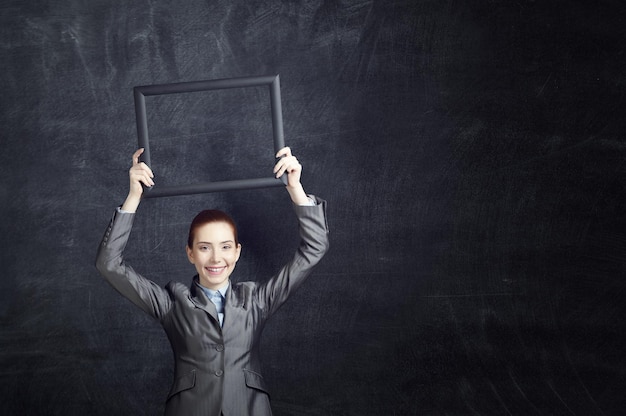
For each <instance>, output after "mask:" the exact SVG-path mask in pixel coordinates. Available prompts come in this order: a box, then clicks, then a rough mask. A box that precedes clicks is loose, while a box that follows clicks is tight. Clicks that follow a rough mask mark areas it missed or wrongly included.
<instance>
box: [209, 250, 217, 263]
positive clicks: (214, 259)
mask: <svg viewBox="0 0 626 416" xmlns="http://www.w3.org/2000/svg"><path fill="white" fill-rule="evenodd" d="M209 262H210V263H211V264H217V263H219V262H220V260H219V259H218V258H217V255H216V254H215V251H212V252H211V254H210V255H209Z"/></svg>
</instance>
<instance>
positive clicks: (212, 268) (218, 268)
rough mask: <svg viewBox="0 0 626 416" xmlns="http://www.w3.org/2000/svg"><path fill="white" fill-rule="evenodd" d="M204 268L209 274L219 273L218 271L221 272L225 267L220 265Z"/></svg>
mask: <svg viewBox="0 0 626 416" xmlns="http://www.w3.org/2000/svg"><path fill="white" fill-rule="evenodd" d="M205 269H206V270H207V271H208V272H209V273H210V274H220V273H222V272H223V271H224V270H225V269H226V266H222V267H205Z"/></svg>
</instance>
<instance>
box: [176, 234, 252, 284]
mask: <svg viewBox="0 0 626 416" xmlns="http://www.w3.org/2000/svg"><path fill="white" fill-rule="evenodd" d="M240 254H241V244H235V234H234V233H233V229H232V228H231V226H230V225H229V224H227V223H225V222H211V223H208V224H204V225H202V226H200V227H198V228H197V229H196V231H195V235H194V239H193V246H192V247H191V248H190V247H188V246H187V257H188V258H189V261H190V262H191V264H193V265H194V266H196V271H197V272H198V277H199V279H200V284H201V285H202V286H204V287H206V288H209V289H212V290H217V289H219V288H221V287H222V286H224V285H225V284H226V283H227V282H228V278H229V276H230V274H231V273H232V272H233V270H234V269H235V265H236V264H237V260H239V255H240Z"/></svg>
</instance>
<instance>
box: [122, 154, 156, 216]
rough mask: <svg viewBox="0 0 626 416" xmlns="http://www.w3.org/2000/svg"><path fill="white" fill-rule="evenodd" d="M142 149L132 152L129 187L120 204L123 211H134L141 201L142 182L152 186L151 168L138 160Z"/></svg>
mask: <svg viewBox="0 0 626 416" xmlns="http://www.w3.org/2000/svg"><path fill="white" fill-rule="evenodd" d="M143 151H144V149H143V148H141V149H137V151H135V153H133V166H132V167H131V168H130V170H129V171H128V177H129V179H130V187H129V190H128V197H127V198H126V201H125V202H124V205H122V209H123V210H124V211H129V212H135V211H136V210H137V207H138V206H139V202H140V201H141V195H142V194H143V187H142V186H141V185H142V184H143V185H145V186H148V187H150V186H154V181H153V180H152V178H154V174H153V173H152V169H150V167H148V165H146V164H145V163H144V162H140V161H139V156H141V154H142V153H143Z"/></svg>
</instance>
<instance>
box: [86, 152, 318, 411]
mask: <svg viewBox="0 0 626 416" xmlns="http://www.w3.org/2000/svg"><path fill="white" fill-rule="evenodd" d="M142 151H143V150H142V149H139V150H137V151H136V152H135V154H134V155H133V166H132V167H131V169H130V171H129V177H130V190H129V193H128V197H127V198H126V200H125V201H124V204H123V205H122V207H121V208H119V209H118V210H117V211H116V212H115V215H114V216H113V219H112V220H111V222H110V224H109V227H108V229H107V231H106V233H105V235H104V238H103V239H102V242H101V244H100V247H99V250H98V255H97V258H96V267H97V268H98V270H99V271H100V273H101V274H102V275H103V276H104V278H105V279H106V280H107V281H108V282H109V283H110V284H111V285H112V286H113V287H114V288H115V289H116V290H117V291H118V292H120V293H121V294H122V295H123V296H125V297H126V298H128V299H129V300H130V301H131V302H133V303H134V304H135V305H137V306H138V307H140V308H141V309H142V310H143V311H144V312H146V313H148V314H149V315H151V316H152V317H153V318H155V319H157V320H158V321H159V323H160V324H161V325H162V326H163V329H164V330H165V332H166V333H167V336H168V339H169V341H170V343H171V346H172V350H173V351H174V357H175V370H174V373H175V377H174V383H173V384H172V387H171V390H170V393H169V395H168V397H167V400H166V405H165V414H166V415H189V416H194V415H198V416H200V415H203V416H206V415H209V416H220V415H260V416H264V415H271V414H272V411H271V407H270V402H269V393H268V389H267V386H266V384H265V382H264V380H263V376H262V375H261V362H260V351H259V344H260V339H261V332H262V331H263V328H264V327H265V322H266V321H267V319H268V318H270V317H271V316H272V315H273V314H274V313H275V312H276V311H277V310H278V308H280V306H281V305H283V304H284V303H285V302H286V301H287V299H288V298H289V296H290V295H291V294H292V293H293V291H294V290H296V289H297V288H298V287H299V286H300V285H301V284H302V283H303V282H304V280H305V279H306V278H307V277H308V276H309V275H310V274H311V271H312V269H313V267H314V266H315V265H316V264H317V263H318V262H319V261H320V260H321V258H322V257H323V256H324V254H325V253H326V251H327V250H328V228H327V222H326V202H325V201H324V200H322V199H319V198H317V197H315V196H313V195H309V196H307V194H306V193H305V192H304V189H303V188H302V185H301V184H300V175H301V172H302V166H301V165H300V163H299V162H298V160H297V159H296V158H295V157H294V156H293V155H292V154H291V150H290V149H289V148H288V147H286V148H283V149H281V150H280V151H279V152H278V153H277V155H276V157H278V158H280V159H279V160H278V162H277V163H276V165H275V166H274V174H275V175H276V177H280V176H282V175H283V174H284V173H287V174H288V175H287V179H288V180H287V186H286V189H287V191H288V193H289V196H290V197H291V201H292V202H293V206H294V210H295V213H296V216H297V218H298V222H299V230H300V238H301V242H300V247H299V248H298V250H296V252H295V254H294V256H293V258H292V260H291V261H289V262H288V263H287V264H286V265H284V266H283V267H282V268H281V269H280V270H279V271H278V272H277V273H276V274H275V275H274V276H272V277H271V278H269V279H268V280H265V281H258V282H257V281H245V282H238V283H234V284H231V281H230V275H231V274H232V272H233V270H234V269H235V266H236V264H237V260H239V256H240V255H241V244H240V243H239V240H238V237H237V227H236V226H235V222H234V221H233V220H232V218H230V216H228V215H227V214H226V213H224V212H222V211H218V210H205V211H202V212H200V213H199V214H198V215H197V216H196V217H195V218H194V220H193V221H192V223H191V226H190V229H189V237H188V242H187V247H186V251H187V257H188V259H189V261H190V262H191V263H192V264H193V265H194V266H195V268H196V271H197V274H196V275H195V276H194V277H193V279H192V282H191V285H190V286H189V287H188V286H186V285H184V284H182V283H180V282H170V283H168V284H167V285H166V286H165V287H164V288H162V287H160V286H158V285H157V284H156V283H154V282H153V281H151V280H149V279H147V278H145V277H143V276H142V275H140V274H139V273H137V272H136V271H135V270H134V269H133V268H132V267H130V266H129V265H127V264H126V262H125V260H124V248H125V247H126V244H127V242H128V239H129V236H130V232H131V229H132V224H133V219H134V216H135V212H136V210H137V207H138V206H139V203H140V201H141V196H142V192H143V186H142V185H144V186H152V185H154V182H153V180H152V178H153V177H154V175H153V173H152V170H151V169H150V168H149V167H148V166H147V165H146V164H145V163H143V162H139V156H140V155H141V153H142Z"/></svg>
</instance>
